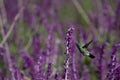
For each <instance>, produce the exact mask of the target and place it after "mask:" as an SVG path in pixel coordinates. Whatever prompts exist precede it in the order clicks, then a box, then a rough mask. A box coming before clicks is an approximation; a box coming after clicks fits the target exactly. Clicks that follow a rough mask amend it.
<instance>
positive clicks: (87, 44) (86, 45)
mask: <svg viewBox="0 0 120 80" xmlns="http://www.w3.org/2000/svg"><path fill="white" fill-rule="evenodd" d="M92 41H93V40H91V41H89V42H88V43H86V44H85V45H84V46H83V48H87V47H88V46H89V44H90V43H92Z"/></svg>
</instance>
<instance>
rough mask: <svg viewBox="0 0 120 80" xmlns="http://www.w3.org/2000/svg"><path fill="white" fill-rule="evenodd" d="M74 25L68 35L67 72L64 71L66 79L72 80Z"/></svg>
mask: <svg viewBox="0 0 120 80" xmlns="http://www.w3.org/2000/svg"><path fill="white" fill-rule="evenodd" d="M73 30H74V28H73V27H70V28H69V29H68V32H67V36H66V53H65V54H66V61H65V72H64V75H65V76H64V79H65V80H67V79H69V80H72V79H73V77H72V74H71V72H72V68H71V66H72V65H71V61H72V56H71V55H72V54H73V49H74V48H73Z"/></svg>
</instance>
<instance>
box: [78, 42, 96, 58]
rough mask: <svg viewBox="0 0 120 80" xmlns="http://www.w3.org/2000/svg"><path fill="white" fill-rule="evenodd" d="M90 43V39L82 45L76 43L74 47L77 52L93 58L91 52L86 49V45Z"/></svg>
mask: <svg viewBox="0 0 120 80" xmlns="http://www.w3.org/2000/svg"><path fill="white" fill-rule="evenodd" d="M90 43H92V40H91V41H89V42H88V43H86V44H85V45H83V46H82V44H81V43H76V47H77V49H78V50H79V52H80V53H82V54H83V55H84V56H88V57H90V58H92V59H93V58H95V56H94V55H93V54H91V52H90V51H88V50H87V47H88V46H89V44H90Z"/></svg>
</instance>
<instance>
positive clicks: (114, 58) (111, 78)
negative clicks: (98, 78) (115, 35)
mask: <svg viewBox="0 0 120 80" xmlns="http://www.w3.org/2000/svg"><path fill="white" fill-rule="evenodd" d="M117 48H118V46H113V52H112V56H111V62H110V68H109V73H108V74H107V79H108V80H116V79H114V74H115V72H114V69H115V68H116V66H117Z"/></svg>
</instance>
